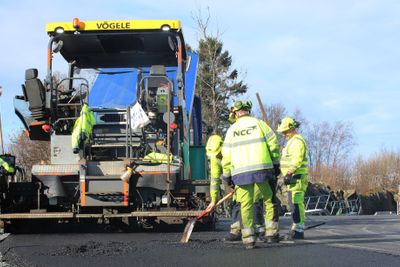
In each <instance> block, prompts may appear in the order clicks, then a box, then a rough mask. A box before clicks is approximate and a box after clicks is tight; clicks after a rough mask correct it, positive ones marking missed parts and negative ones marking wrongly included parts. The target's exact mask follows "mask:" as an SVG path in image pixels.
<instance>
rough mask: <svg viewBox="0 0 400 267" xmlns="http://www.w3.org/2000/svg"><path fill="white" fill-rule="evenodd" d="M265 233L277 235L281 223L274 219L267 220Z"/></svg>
mask: <svg viewBox="0 0 400 267" xmlns="http://www.w3.org/2000/svg"><path fill="white" fill-rule="evenodd" d="M265 230H266V231H265V235H266V236H273V235H276V234H277V233H278V231H279V224H278V222H274V221H266V222H265Z"/></svg>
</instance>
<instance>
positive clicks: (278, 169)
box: [274, 164, 281, 177]
mask: <svg viewBox="0 0 400 267" xmlns="http://www.w3.org/2000/svg"><path fill="white" fill-rule="evenodd" d="M274 173H275V177H278V176H279V174H281V165H280V164H274Z"/></svg>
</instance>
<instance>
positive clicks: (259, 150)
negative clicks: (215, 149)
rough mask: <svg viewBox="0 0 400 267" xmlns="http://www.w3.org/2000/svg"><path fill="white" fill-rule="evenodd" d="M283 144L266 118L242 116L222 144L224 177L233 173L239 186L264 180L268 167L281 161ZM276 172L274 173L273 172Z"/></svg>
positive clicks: (270, 167)
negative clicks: (281, 144) (281, 145)
mask: <svg viewBox="0 0 400 267" xmlns="http://www.w3.org/2000/svg"><path fill="white" fill-rule="evenodd" d="M279 156H280V153H279V143H278V138H277V137H276V134H275V133H274V131H272V129H271V128H270V127H269V126H268V125H267V124H266V123H265V122H263V121H261V120H259V119H257V118H254V117H251V116H244V117H240V118H239V119H238V120H237V121H236V122H235V123H234V124H233V125H231V127H230V128H229V129H228V132H227V133H226V136H225V141H224V145H223V147H222V167H223V176H224V177H227V176H232V179H233V182H234V183H235V184H237V185H245V184H253V183H259V182H263V181H264V180H265V179H266V178H267V177H266V176H265V174H266V172H265V170H269V172H271V171H270V170H272V169H273V164H278V163H279ZM271 173H272V175H273V172H271Z"/></svg>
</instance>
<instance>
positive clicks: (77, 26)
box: [72, 18, 85, 30]
mask: <svg viewBox="0 0 400 267" xmlns="http://www.w3.org/2000/svg"><path fill="white" fill-rule="evenodd" d="M72 26H74V28H75V30H83V29H85V23H83V22H82V21H80V20H79V19H78V18H74V19H73V21H72Z"/></svg>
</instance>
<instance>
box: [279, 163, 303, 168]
mask: <svg viewBox="0 0 400 267" xmlns="http://www.w3.org/2000/svg"><path fill="white" fill-rule="evenodd" d="M307 167H308V163H303V164H301V165H300V167H299V168H307ZM281 168H288V169H289V168H294V169H295V168H296V166H295V165H291V164H285V163H281Z"/></svg>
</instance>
